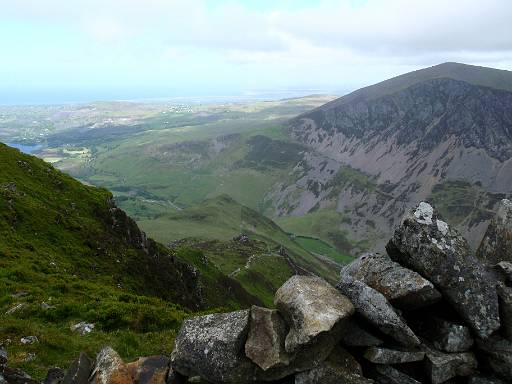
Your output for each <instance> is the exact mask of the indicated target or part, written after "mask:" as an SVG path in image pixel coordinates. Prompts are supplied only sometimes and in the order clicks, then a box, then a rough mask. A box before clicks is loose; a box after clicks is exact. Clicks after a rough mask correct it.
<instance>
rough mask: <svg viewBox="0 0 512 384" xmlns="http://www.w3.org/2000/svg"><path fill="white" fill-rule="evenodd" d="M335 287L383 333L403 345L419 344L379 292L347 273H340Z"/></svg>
mask: <svg viewBox="0 0 512 384" xmlns="http://www.w3.org/2000/svg"><path fill="white" fill-rule="evenodd" d="M336 288H338V289H339V290H340V291H341V292H342V293H343V294H344V295H346V296H347V297H348V298H349V299H350V300H351V301H352V303H353V304H354V306H355V308H356V311H357V312H358V313H359V314H361V315H362V316H363V317H365V318H366V319H367V320H368V321H369V322H370V323H372V324H373V325H375V326H376V327H377V328H379V329H380V330H381V331H382V332H383V333H385V334H386V335H389V336H391V337H392V338H394V339H395V340H396V341H398V342H399V343H400V344H402V345H405V346H415V345H419V344H420V341H419V339H418V338H417V337H416V335H415V334H414V332H413V331H412V330H411V329H410V328H409V327H408V326H407V324H406V323H405V322H404V321H403V320H402V319H401V318H400V316H398V314H397V313H396V312H395V311H394V309H393V307H392V306H391V305H390V304H389V302H388V301H387V300H386V298H385V297H384V296H383V295H382V294H381V293H379V292H377V291H376V290H375V289H373V288H371V287H369V286H368V285H366V284H365V283H363V282H362V281H359V280H356V279H354V278H353V277H351V276H349V275H342V276H341V278H340V282H339V283H338V285H337V286H336Z"/></svg>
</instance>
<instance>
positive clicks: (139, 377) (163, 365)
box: [126, 356, 170, 384]
mask: <svg viewBox="0 0 512 384" xmlns="http://www.w3.org/2000/svg"><path fill="white" fill-rule="evenodd" d="M169 363H170V359H169V358H168V357H166V356H149V357H140V358H139V359H137V360H135V361H134V362H131V363H128V364H126V368H127V369H128V372H130V375H131V376H132V378H133V382H134V383H135V384H165V383H166V379H167V374H168V371H169Z"/></svg>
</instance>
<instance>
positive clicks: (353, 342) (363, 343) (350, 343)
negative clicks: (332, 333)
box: [341, 319, 383, 347]
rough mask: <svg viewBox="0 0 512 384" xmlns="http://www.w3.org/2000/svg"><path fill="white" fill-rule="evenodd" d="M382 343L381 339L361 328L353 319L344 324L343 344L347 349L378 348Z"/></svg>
mask: <svg viewBox="0 0 512 384" xmlns="http://www.w3.org/2000/svg"><path fill="white" fill-rule="evenodd" d="M382 343H383V341H382V340H381V339H379V338H378V337H376V336H374V335H372V334H371V333H370V332H368V331H366V330H364V329H363V328H361V327H360V326H359V325H357V324H356V322H355V321H354V320H353V319H349V320H348V321H346V322H345V323H344V324H343V331H342V335H341V344H343V345H345V346H347V347H376V346H377V345H381V344H382Z"/></svg>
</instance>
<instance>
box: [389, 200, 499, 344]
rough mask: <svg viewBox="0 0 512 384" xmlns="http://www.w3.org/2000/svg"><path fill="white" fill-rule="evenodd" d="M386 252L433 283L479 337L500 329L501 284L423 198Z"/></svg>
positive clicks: (402, 224) (400, 227)
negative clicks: (498, 291) (499, 298)
mask: <svg viewBox="0 0 512 384" xmlns="http://www.w3.org/2000/svg"><path fill="white" fill-rule="evenodd" d="M386 250H387V252H388V254H389V256H390V257H391V258H392V259H393V260H395V261H397V262H399V263H400V264H402V265H404V266H405V267H407V268H410V269H412V270H414V271H416V272H418V273H419V274H421V275H422V276H423V277H425V278H427V279H428V280H429V281H431V282H432V283H433V284H434V285H435V287H436V288H437V289H439V291H440V292H441V293H442V295H443V297H444V298H445V299H446V300H447V301H448V302H449V303H450V304H451V305H452V307H453V308H454V309H455V310H456V311H457V312H458V313H459V315H460V316H461V317H462V318H463V319H464V320H465V321H466V323H467V324H469V326H470V327H471V328H472V329H473V330H474V331H475V333H476V334H477V335H478V336H480V337H482V338H485V337H487V336H489V335H490V334H491V333H493V332H494V331H496V330H497V329H498V328H499V327H500V318H499V311H498V296H497V293H496V287H495V285H496V282H495V281H494V280H493V279H492V278H490V275H489V274H488V273H487V272H486V271H485V269H484V267H483V265H482V264H481V263H480V261H479V260H478V259H477V258H476V257H475V256H473V254H472V252H471V250H470V248H469V245H468V243H467V242H466V240H465V239H464V238H463V237H462V236H461V235H460V234H459V233H458V232H457V231H456V230H455V229H454V228H451V227H450V226H449V225H448V224H447V223H446V222H444V221H443V220H442V219H441V217H440V216H439V214H438V212H437V211H436V210H435V209H434V208H433V207H432V206H431V205H430V204H428V203H425V202H421V203H420V204H419V205H418V206H417V207H416V208H414V209H413V210H412V211H411V212H410V213H409V214H408V215H406V216H405V218H404V219H403V220H402V223H401V224H400V226H399V227H398V228H397V229H396V230H395V233H394V235H393V238H392V239H391V240H390V241H389V243H388V244H387V246H386Z"/></svg>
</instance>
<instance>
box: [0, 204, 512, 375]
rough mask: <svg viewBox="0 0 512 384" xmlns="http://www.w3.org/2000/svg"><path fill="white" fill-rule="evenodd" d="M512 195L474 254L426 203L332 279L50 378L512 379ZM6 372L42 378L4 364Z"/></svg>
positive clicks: (2, 356)
mask: <svg viewBox="0 0 512 384" xmlns="http://www.w3.org/2000/svg"><path fill="white" fill-rule="evenodd" d="M511 249H512V203H510V202H509V201H508V200H504V201H503V202H502V203H501V205H500V208H499V210H498V213H497V215H496V218H495V219H494V220H492V222H491V224H490V225H489V228H488V230H487V232H486V234H485V236H484V239H483V240H482V244H481V246H480V247H479V249H478V251H477V256H475V255H474V254H473V253H472V252H471V250H470V248H469V246H468V244H467V242H466V240H465V239H464V238H463V237H462V236H461V235H460V234H459V233H458V232H457V231H456V230H455V229H454V228H451V227H450V226H449V225H448V224H447V223H446V222H444V221H443V220H442V218H441V217H440V216H439V214H438V212H437V211H436V210H435V209H434V208H433V207H432V206H431V205H430V204H428V203H425V202H422V203H420V204H419V205H418V206H417V207H415V208H414V209H413V210H412V211H411V212H410V213H409V214H408V215H406V217H405V218H404V219H403V220H402V223H401V224H400V226H399V227H398V228H397V230H396V231H395V233H394V236H393V238H392V239H391V240H390V241H389V243H388V245H387V246H386V251H387V254H378V253H374V254H372V253H369V254H364V255H362V256H360V257H359V258H357V259H356V260H354V261H353V262H352V263H351V264H349V265H347V266H346V267H344V268H343V269H342V271H341V274H340V281H339V283H338V284H337V285H336V287H333V286H332V285H330V284H329V283H327V282H326V281H324V280H322V279H321V278H318V277H311V276H298V275H297V276H293V277H292V278H290V279H289V280H288V281H287V282H286V283H285V284H284V285H283V286H282V287H281V288H280V289H279V290H278V291H277V292H276V296H275V300H274V303H275V306H276V309H267V308H262V307H257V306H253V307H252V308H250V309H247V310H242V311H235V312H230V313H217V314H210V315H206V316H198V317H194V318H190V319H187V320H185V322H184V323H183V326H182V328H181V330H180V332H179V334H178V335H177V337H176V340H175V346H174V350H173V352H172V355H171V357H170V358H168V357H165V356H152V357H145V358H140V359H138V360H137V361H135V362H132V363H128V364H126V363H124V362H123V361H122V360H121V358H120V357H119V355H118V354H117V353H116V352H115V351H114V350H113V349H112V348H110V347H106V348H104V349H103V350H102V351H101V352H100V353H99V354H98V356H97V358H96V360H95V361H94V362H93V361H92V360H90V359H89V358H88V357H87V356H86V355H85V354H81V355H80V357H79V358H78V359H77V360H76V361H75V362H73V364H72V365H71V367H70V368H69V369H68V371H67V372H66V374H64V372H63V371H62V370H60V369H58V368H54V369H52V370H50V372H49V373H48V377H47V378H46V380H45V384H58V383H63V384H183V383H186V382H203V383H204V382H206V383H262V382H275V383H290V384H292V383H295V384H335V383H336V384H338V383H342V384H371V383H377V384H418V383H432V384H441V383H449V384H456V383H467V384H504V383H512V252H511ZM6 363H7V353H6V351H5V350H3V349H1V348H0V384H2V383H4V382H7V383H14V384H36V383H37V382H36V381H35V380H32V379H31V378H30V377H28V376H27V375H25V374H24V373H23V372H21V371H18V370H13V369H9V368H7V366H6Z"/></svg>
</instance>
